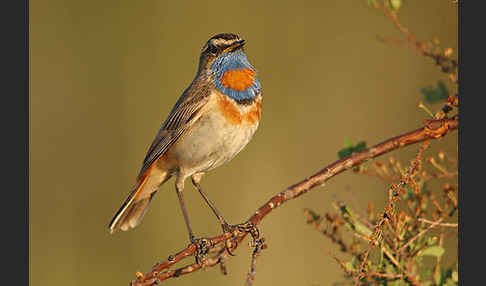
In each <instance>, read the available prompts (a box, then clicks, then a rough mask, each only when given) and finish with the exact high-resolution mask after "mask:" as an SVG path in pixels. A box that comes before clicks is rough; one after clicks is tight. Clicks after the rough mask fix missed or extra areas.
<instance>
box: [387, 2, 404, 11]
mask: <svg viewBox="0 0 486 286" xmlns="http://www.w3.org/2000/svg"><path fill="white" fill-rule="evenodd" d="M390 5H391V6H392V8H393V9H395V10H398V9H400V6H402V0H390Z"/></svg>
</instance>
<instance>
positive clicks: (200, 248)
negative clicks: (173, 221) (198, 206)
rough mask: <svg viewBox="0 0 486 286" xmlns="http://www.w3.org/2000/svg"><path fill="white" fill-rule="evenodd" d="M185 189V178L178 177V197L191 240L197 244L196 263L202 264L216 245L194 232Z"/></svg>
mask: <svg viewBox="0 0 486 286" xmlns="http://www.w3.org/2000/svg"><path fill="white" fill-rule="evenodd" d="M183 189H184V179H183V177H181V179H177V181H176V192H177V197H178V198H179V203H180V205H181V210H182V214H183V215H184V221H185V222H186V226H187V231H188V232H189V240H190V241H191V243H193V244H194V245H196V248H197V249H196V252H195V253H194V256H195V258H196V263H197V264H201V262H202V261H203V260H204V258H205V256H206V254H207V253H208V252H209V250H210V249H211V248H212V247H213V246H214V245H213V243H212V241H211V240H209V239H206V238H196V237H195V236H194V233H193V232H192V228H191V224H190V223H189V216H188V215H187V211H186V207H185V204H184V197H183V195H182V190H183Z"/></svg>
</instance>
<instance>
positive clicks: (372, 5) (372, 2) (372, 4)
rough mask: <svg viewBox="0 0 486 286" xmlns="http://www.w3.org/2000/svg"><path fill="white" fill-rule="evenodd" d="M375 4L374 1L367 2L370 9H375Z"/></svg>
mask: <svg viewBox="0 0 486 286" xmlns="http://www.w3.org/2000/svg"><path fill="white" fill-rule="evenodd" d="M375 4H376V0H368V5H370V6H371V7H375Z"/></svg>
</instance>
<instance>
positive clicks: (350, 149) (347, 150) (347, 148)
mask: <svg viewBox="0 0 486 286" xmlns="http://www.w3.org/2000/svg"><path fill="white" fill-rule="evenodd" d="M364 149H366V142H365V141H360V142H358V144H356V145H354V146H353V143H352V142H351V140H349V139H347V140H345V142H344V148H343V149H341V150H339V151H338V156H339V159H342V158H344V157H347V156H349V155H351V154H353V153H354V152H360V151H363V150H364Z"/></svg>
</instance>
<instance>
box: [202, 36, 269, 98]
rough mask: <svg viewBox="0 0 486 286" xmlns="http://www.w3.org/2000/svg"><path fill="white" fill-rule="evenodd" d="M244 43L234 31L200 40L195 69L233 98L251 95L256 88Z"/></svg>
mask: <svg viewBox="0 0 486 286" xmlns="http://www.w3.org/2000/svg"><path fill="white" fill-rule="evenodd" d="M244 45H245V40H243V39H242V38H240V37H239V36H238V35H236V34H230V33H223V34H218V35H215V36H213V37H211V38H210V39H209V40H208V41H207V42H206V43H205V44H204V46H203V48H202V52H201V57H200V61H199V73H200V74H204V75H206V76H207V78H208V79H209V80H211V81H212V82H213V84H214V85H215V86H216V88H218V89H219V90H220V91H221V92H222V93H224V94H226V95H228V96H230V97H231V98H233V99H235V100H237V101H241V100H249V99H252V98H254V97H255V96H256V95H257V94H258V93H259V92H260V83H259V82H258V79H257V78H256V72H257V71H256V70H255V68H254V67H253V66H252V65H251V64H250V63H249V62H248V59H247V57H246V55H245V53H244V49H243V46H244Z"/></svg>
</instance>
